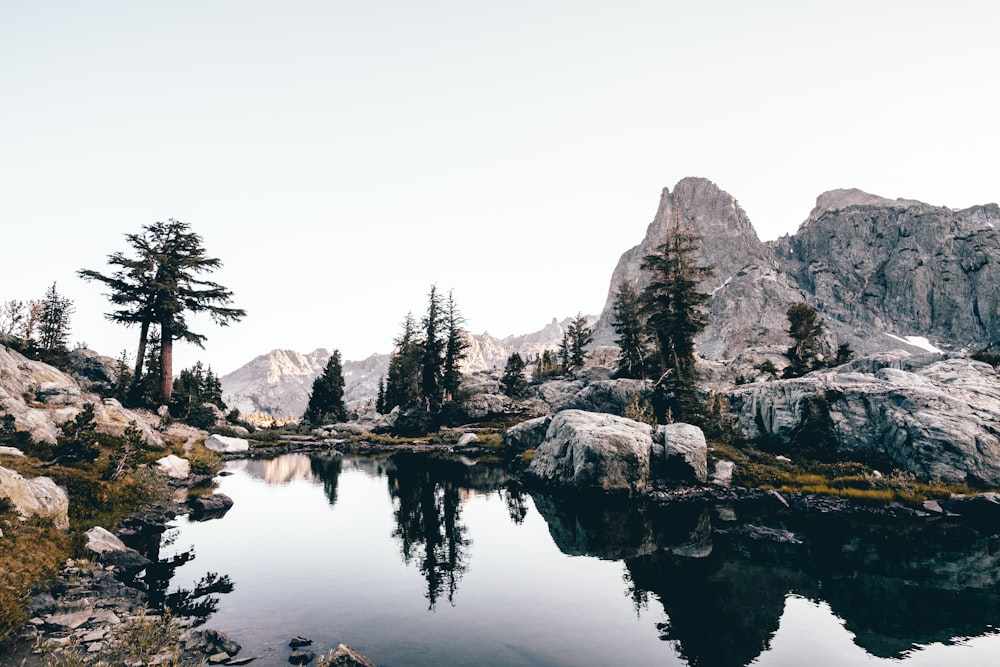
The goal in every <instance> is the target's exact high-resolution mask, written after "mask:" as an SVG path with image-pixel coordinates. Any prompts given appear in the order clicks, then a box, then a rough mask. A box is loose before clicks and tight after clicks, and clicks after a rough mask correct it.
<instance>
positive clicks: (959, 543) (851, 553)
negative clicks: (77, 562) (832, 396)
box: [159, 453, 1000, 667]
mask: <svg viewBox="0 0 1000 667" xmlns="http://www.w3.org/2000/svg"><path fill="white" fill-rule="evenodd" d="M216 491H217V492H219V493H224V494H226V495H228V496H230V497H231V498H232V499H233V500H234V501H235V505H234V506H233V508H232V509H231V510H230V511H229V512H228V513H227V514H225V515H224V516H222V517H221V518H216V519H211V520H202V521H195V520H193V519H192V518H191V517H188V516H182V517H179V518H178V519H176V520H175V521H173V522H172V523H171V524H170V528H169V530H168V531H167V532H166V533H165V534H164V536H163V539H162V542H161V544H160V553H159V557H160V560H161V562H162V563H170V566H169V567H168V568H165V569H164V570H163V572H166V573H167V574H168V575H169V576H166V577H164V578H163V583H162V585H160V586H159V589H160V592H161V593H162V595H164V596H165V597H166V598H169V599H171V600H173V601H174V602H175V605H174V606H175V607H177V608H178V609H179V611H180V612H181V613H184V614H186V615H188V616H189V617H190V618H191V619H193V620H194V622H196V623H201V622H204V623H206V627H212V628H216V629H219V630H222V631H224V632H226V633H228V634H229V635H230V636H231V637H232V638H233V639H234V640H236V641H237V642H239V643H240V644H241V645H242V646H243V650H242V652H241V653H240V657H249V656H256V660H255V661H254V662H253V663H251V664H254V665H259V666H261V667H263V666H265V665H268V666H277V665H287V664H288V657H289V653H290V649H289V647H288V642H289V640H290V639H291V638H292V637H295V636H297V635H300V636H303V637H307V638H309V639H311V640H312V642H313V643H312V645H311V646H310V647H308V648H309V649H310V650H312V651H314V652H316V653H318V654H320V655H322V654H324V653H325V652H326V651H327V650H328V649H331V648H334V647H336V646H337V644H338V643H345V644H347V645H348V646H350V647H351V648H353V649H355V650H356V651H359V652H361V653H363V654H365V655H367V656H369V657H370V658H371V659H372V660H374V661H375V662H376V663H377V664H379V665H381V666H382V667H392V666H404V665H405V666H418V667H419V666H430V665H435V666H438V665H475V666H477V667H485V666H488V665H503V666H507V667H518V666H525V667H527V666H529V665H530V666H533V667H537V666H567V667H568V666H581V665H690V666H698V667H717V666H718V667H722V666H727V667H728V666H743V665H759V666H761V667H772V666H785V665H787V666H793V665H794V666H798V665H806V664H808V665H812V666H815V667H820V666H824V665H838V666H840V665H893V666H918V665H921V666H931V665H935V666H937V665H949V666H956V667H957V666H963V667H964V666H979V665H982V666H986V665H997V664H1000V634H998V633H997V627H998V626H1000V526H993V527H990V526H984V525H982V524H970V523H968V522H959V521H954V520H949V519H940V520H936V521H928V520H921V521H916V520H908V521H886V520H884V519H883V520H881V521H876V520H860V519H858V518H856V517H855V518H845V517H844V516H840V515H837V514H836V513H832V514H804V513H795V512H790V511H787V510H783V509H782V508H780V507H778V506H777V505H776V504H774V505H767V506H744V505H742V504H741V505H737V506H731V505H717V504H707V505H706V504H695V503H688V504H683V505H678V506H674V505H671V506H658V505H652V504H640V503H633V502H625V501H617V502H611V501H607V502H603V501H602V502H594V501H591V502H584V501H582V500H581V499H578V498H577V499H573V498H569V497H563V496H555V495H547V494H546V493H545V492H539V491H537V490H535V489H532V490H530V491H528V490H525V489H523V488H521V487H519V486H518V485H517V484H516V483H515V482H514V481H513V480H512V479H511V478H510V477H509V475H508V474H507V472H506V468H505V467H504V466H503V465H500V464H490V463H487V462H483V461H479V462H473V461H470V460H468V459H463V458H459V457H445V456H442V455H430V454H422V453H396V454H393V455H382V456H377V457H365V456H353V455H334V454H322V455H319V454H309V455H306V454H287V455H283V456H280V457H278V458H274V459H270V460H256V459H255V460H240V461H230V462H228V463H227V464H226V469H225V471H224V474H223V475H222V476H220V477H218V478H217V489H216ZM792 536H793V537H794V539H789V537H792ZM178 601H182V603H181V604H179V605H178V604H177V602H178Z"/></svg>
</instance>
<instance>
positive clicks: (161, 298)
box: [78, 218, 246, 404]
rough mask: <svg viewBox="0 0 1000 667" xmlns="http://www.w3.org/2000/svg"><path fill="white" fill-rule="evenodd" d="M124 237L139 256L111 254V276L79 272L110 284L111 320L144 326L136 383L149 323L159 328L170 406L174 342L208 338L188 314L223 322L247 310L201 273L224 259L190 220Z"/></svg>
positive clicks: (164, 395)
mask: <svg viewBox="0 0 1000 667" xmlns="http://www.w3.org/2000/svg"><path fill="white" fill-rule="evenodd" d="M125 238H126V240H127V241H128V243H129V244H130V245H131V246H132V248H133V250H134V251H135V253H136V257H135V258H130V257H126V256H125V255H124V254H123V253H121V252H116V253H114V254H112V255H109V256H108V264H110V265H111V266H112V267H118V268H117V269H116V270H115V271H114V272H112V273H111V274H108V275H105V274H102V273H99V272H97V271H93V270H90V269H82V270H80V271H79V272H78V275H79V276H80V277H81V278H84V279H87V280H96V281H98V282H101V283H103V284H104V285H106V286H107V287H108V289H109V290H110V292H109V294H108V298H109V299H110V301H111V303H112V304H114V305H116V306H119V308H118V310H114V311H112V312H111V313H108V314H107V315H106V317H107V318H108V319H110V320H111V321H113V322H119V323H122V324H125V325H133V324H139V325H140V334H139V350H138V353H137V354H136V370H135V373H134V380H133V382H136V383H138V382H139V381H140V380H141V379H142V361H143V360H144V359H145V357H146V344H147V342H148V339H149V336H150V335H151V331H150V327H151V326H154V325H155V326H157V327H158V328H159V334H160V355H159V371H160V393H161V396H162V400H163V401H164V402H165V403H168V404H169V402H170V398H171V394H172V391H173V383H172V378H173V343H174V341H175V340H185V341H187V342H189V343H194V344H195V345H198V346H199V347H203V343H204V340H205V336H203V335H201V334H198V333H195V332H194V331H192V330H191V329H190V327H189V326H188V323H187V320H186V318H185V316H186V314H187V313H207V314H208V315H209V316H210V317H211V318H212V320H213V321H214V322H215V323H216V324H219V325H222V326H225V325H228V324H229V323H230V322H234V321H239V320H240V319H242V318H243V317H244V316H245V315H246V312H245V311H244V310H242V309H240V308H232V307H230V306H229V305H228V304H229V303H231V302H232V292H231V291H230V290H229V289H227V288H225V287H223V286H222V285H220V284H218V283H214V282H211V281H208V280H204V279H202V278H200V277H199V276H200V275H202V274H204V273H207V272H210V271H213V270H215V269H218V268H219V267H221V266H222V262H221V261H220V260H219V259H217V258H214V257H208V256H207V255H206V254H205V249H204V247H202V239H201V236H199V235H198V234H196V233H194V232H192V231H191V230H190V227H189V226H188V225H187V224H186V223H183V222H179V221H177V220H174V219H172V218H171V219H169V220H168V221H167V222H155V223H153V224H151V225H145V226H143V228H142V232H141V233H139V234H126V235H125Z"/></svg>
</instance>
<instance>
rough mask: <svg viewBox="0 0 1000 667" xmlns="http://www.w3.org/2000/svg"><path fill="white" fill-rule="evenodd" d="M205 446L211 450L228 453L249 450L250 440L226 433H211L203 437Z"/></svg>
mask: <svg viewBox="0 0 1000 667" xmlns="http://www.w3.org/2000/svg"><path fill="white" fill-rule="evenodd" d="M205 446H206V447H208V448H209V449H211V450H212V451H213V452H219V453H222V454H229V453H234V452H245V451H247V450H249V449H250V442H249V441H248V440H247V439H246V438H234V437H232V436H228V435H218V434H214V433H213V434H212V435H210V436H208V437H207V438H206V439H205Z"/></svg>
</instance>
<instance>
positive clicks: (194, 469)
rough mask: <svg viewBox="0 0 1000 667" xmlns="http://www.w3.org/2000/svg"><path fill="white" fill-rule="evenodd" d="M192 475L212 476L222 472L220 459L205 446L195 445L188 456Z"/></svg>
mask: <svg viewBox="0 0 1000 667" xmlns="http://www.w3.org/2000/svg"><path fill="white" fill-rule="evenodd" d="M187 458H188V461H189V462H190V463H191V474H192V475H198V476H200V475H214V474H216V473H217V472H219V471H220V470H222V457H221V456H219V455H218V454H217V453H215V452H213V451H212V450H211V449H209V448H208V447H206V446H205V445H195V446H194V447H192V448H191V453H190V454H188V457H187Z"/></svg>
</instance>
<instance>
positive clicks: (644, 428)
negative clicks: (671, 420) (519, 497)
mask: <svg viewBox="0 0 1000 667" xmlns="http://www.w3.org/2000/svg"><path fill="white" fill-rule="evenodd" d="M651 433H652V429H651V428H650V426H649V425H648V424H643V423H641V422H637V421H633V420H631V419H626V418H624V417H618V416H616V415H609V414H601V413H593V412H584V411H581V410H564V411H562V412H558V413H556V414H555V415H554V416H553V417H552V421H551V423H550V424H549V427H548V430H547V431H546V434H545V440H544V441H543V442H542V443H541V445H539V446H538V448H537V449H536V450H535V455H534V457H533V458H532V461H531V464H530V466H529V467H528V473H529V474H531V475H533V476H535V477H537V478H539V479H542V480H545V481H548V482H552V483H555V484H558V485H564V486H571V487H573V488H576V489H580V490H598V491H615V492H626V493H640V492H644V491H645V490H646V488H647V485H648V483H649V454H650V450H651V448H652V445H653V440H652V436H651Z"/></svg>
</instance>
